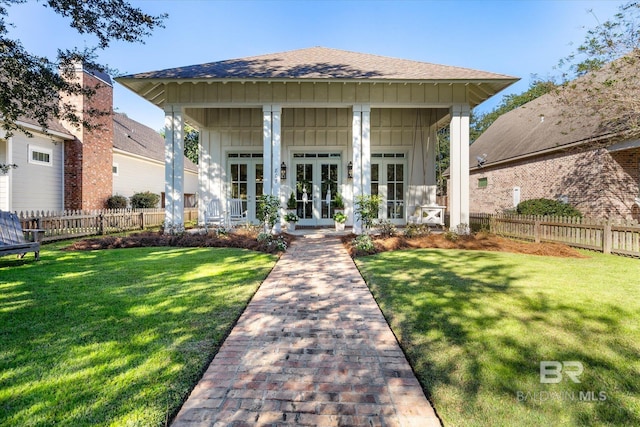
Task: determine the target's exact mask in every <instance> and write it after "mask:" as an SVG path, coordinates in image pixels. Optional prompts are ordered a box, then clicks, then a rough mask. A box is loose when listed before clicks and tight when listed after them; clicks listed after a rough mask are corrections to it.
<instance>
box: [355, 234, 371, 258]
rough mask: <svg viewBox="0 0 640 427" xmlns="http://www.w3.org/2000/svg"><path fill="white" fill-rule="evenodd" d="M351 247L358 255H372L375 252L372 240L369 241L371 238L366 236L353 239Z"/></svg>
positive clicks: (362, 235)
mask: <svg viewBox="0 0 640 427" xmlns="http://www.w3.org/2000/svg"><path fill="white" fill-rule="evenodd" d="M353 247H354V248H355V250H356V253H357V254H359V255H361V254H372V253H373V252H375V245H374V244H373V240H371V236H369V235H368V234H361V235H359V236H357V237H356V238H355V239H353Z"/></svg>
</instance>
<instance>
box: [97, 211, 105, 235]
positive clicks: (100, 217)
mask: <svg viewBox="0 0 640 427" xmlns="http://www.w3.org/2000/svg"><path fill="white" fill-rule="evenodd" d="M98 233H99V234H100V235H104V213H102V212H100V215H98Z"/></svg>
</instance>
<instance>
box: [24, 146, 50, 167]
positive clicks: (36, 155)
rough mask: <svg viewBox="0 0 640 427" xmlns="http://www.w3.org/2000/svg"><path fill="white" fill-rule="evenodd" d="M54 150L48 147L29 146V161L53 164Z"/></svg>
mask: <svg viewBox="0 0 640 427" xmlns="http://www.w3.org/2000/svg"><path fill="white" fill-rule="evenodd" d="M52 157H53V151H52V150H49V149H48V148H42V147H35V146H31V145H30V146H29V163H32V164H34V165H44V166H51V160H52Z"/></svg>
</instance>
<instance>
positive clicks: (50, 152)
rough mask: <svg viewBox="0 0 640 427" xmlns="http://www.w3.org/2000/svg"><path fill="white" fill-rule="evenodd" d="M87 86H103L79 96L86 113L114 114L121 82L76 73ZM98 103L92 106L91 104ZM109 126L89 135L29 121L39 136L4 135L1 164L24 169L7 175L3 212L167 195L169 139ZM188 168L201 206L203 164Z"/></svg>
mask: <svg viewBox="0 0 640 427" xmlns="http://www.w3.org/2000/svg"><path fill="white" fill-rule="evenodd" d="M76 74H77V76H78V78H79V79H81V80H82V82H83V84H86V85H91V87H96V88H97V93H96V95H95V96H94V97H93V98H91V100H88V99H86V98H85V99H81V98H76V99H74V100H73V102H74V104H75V105H77V106H78V109H79V111H83V110H84V109H86V108H89V107H95V108H100V109H101V110H102V111H111V109H112V105H113V86H112V85H113V83H112V81H111V78H110V77H109V76H108V75H106V74H104V73H97V72H92V71H87V70H84V69H80V68H79V69H78V70H76ZM89 103H91V104H89ZM98 120H101V121H102V122H101V126H100V127H99V128H97V129H93V130H91V131H87V130H86V129H83V128H76V127H74V126H72V125H70V124H63V123H59V122H56V121H50V122H49V125H48V128H47V129H46V130H43V129H42V128H41V126H40V125H38V124H36V123H35V122H31V121H29V120H28V119H24V121H21V122H20V124H21V125H23V126H24V127H25V128H26V129H27V130H28V131H29V132H30V133H31V134H32V136H31V137H29V136H27V135H26V134H24V133H21V132H16V133H14V134H13V135H12V136H11V137H4V136H5V135H0V136H2V138H0V164H15V165H17V168H15V169H9V170H8V171H7V172H6V173H2V172H0V210H7V211H17V212H20V211H25V212H26V211H36V210H44V211H60V210H63V209H73V210H75V209H102V208H104V207H105V206H106V205H105V204H106V201H107V199H108V198H109V197H110V196H111V195H113V194H121V195H123V196H126V197H130V196H131V195H133V194H134V193H136V192H140V191H151V192H153V193H156V194H163V193H164V139H163V138H162V136H161V135H160V134H158V132H156V131H154V130H152V129H150V128H148V127H146V126H144V125H142V124H140V123H138V122H135V121H134V120H131V119H129V118H127V117H126V116H125V115H124V114H120V113H114V114H112V115H108V116H104V117H100V118H99V119H98ZM184 165H185V203H186V206H194V205H195V193H196V189H197V176H198V175H197V166H196V165H194V164H193V163H192V162H190V161H189V160H187V159H185V160H184Z"/></svg>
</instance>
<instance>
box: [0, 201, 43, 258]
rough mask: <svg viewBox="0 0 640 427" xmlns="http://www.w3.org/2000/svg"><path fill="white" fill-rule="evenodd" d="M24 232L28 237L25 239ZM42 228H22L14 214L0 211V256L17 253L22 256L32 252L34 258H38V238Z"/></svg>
mask: <svg viewBox="0 0 640 427" xmlns="http://www.w3.org/2000/svg"><path fill="white" fill-rule="evenodd" d="M25 234H28V235H29V239H25ZM43 235H44V230H36V229H33V230H24V231H23V230H22V225H21V224H20V220H19V219H18V216H17V215H16V214H13V213H11V212H4V211H0V256H4V255H11V254H18V257H19V258H22V257H24V256H25V255H26V254H27V252H33V253H34V255H35V257H36V260H39V259H40V240H41V238H42V236H43Z"/></svg>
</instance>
